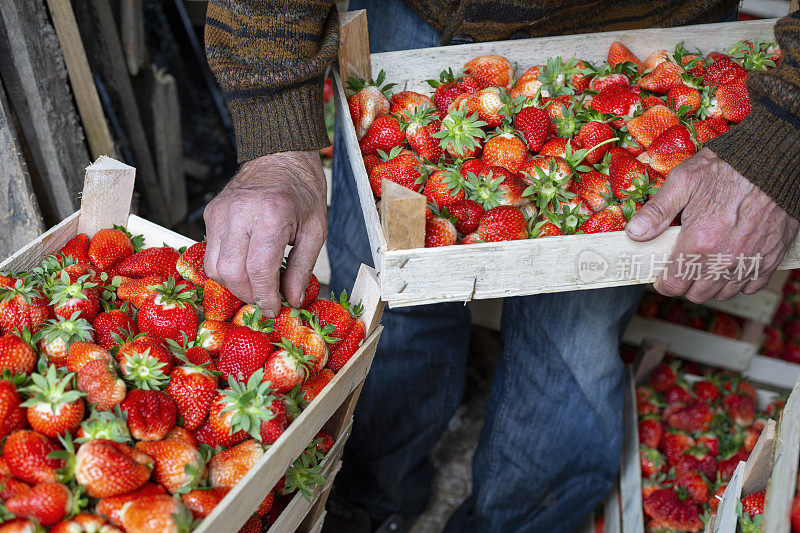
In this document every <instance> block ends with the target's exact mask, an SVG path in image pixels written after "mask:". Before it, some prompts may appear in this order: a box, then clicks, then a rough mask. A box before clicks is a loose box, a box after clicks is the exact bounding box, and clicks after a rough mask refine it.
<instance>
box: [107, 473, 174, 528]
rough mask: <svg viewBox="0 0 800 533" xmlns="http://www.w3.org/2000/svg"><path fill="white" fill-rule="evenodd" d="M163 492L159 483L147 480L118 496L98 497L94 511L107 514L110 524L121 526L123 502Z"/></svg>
mask: <svg viewBox="0 0 800 533" xmlns="http://www.w3.org/2000/svg"><path fill="white" fill-rule="evenodd" d="M163 494H166V491H165V490H164V488H163V487H162V486H161V485H156V484H154V483H150V482H149V481H148V482H147V483H145V484H144V485H142V486H141V487H139V488H138V489H136V490H134V491H131V492H127V493H125V494H122V495H119V496H109V497H107V498H102V499H100V501H98V502H97V505H96V506H95V512H96V513H97V514H99V515H101V516H107V517H108V520H109V521H110V522H111V523H112V524H115V525H118V526H121V525H122V521H121V511H122V508H123V507H125V504H127V503H130V502H133V501H136V500H139V499H144V498H147V497H150V496H158V495H163ZM109 533H110V532H109Z"/></svg>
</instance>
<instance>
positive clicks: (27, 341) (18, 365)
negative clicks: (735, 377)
mask: <svg viewBox="0 0 800 533" xmlns="http://www.w3.org/2000/svg"><path fill="white" fill-rule="evenodd" d="M20 335H21V336H20ZM20 335H15V334H13V333H8V334H6V335H0V372H3V371H6V370H7V371H9V372H10V373H11V375H14V374H30V373H31V372H33V369H34V366H35V364H36V352H34V349H33V341H32V340H31V336H30V333H29V332H28V330H24V331H23V332H22V333H21V334H20Z"/></svg>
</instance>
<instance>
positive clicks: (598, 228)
mask: <svg viewBox="0 0 800 533" xmlns="http://www.w3.org/2000/svg"><path fill="white" fill-rule="evenodd" d="M631 211H632V209H631V208H629V204H627V203H626V204H622V205H620V204H613V205H609V206H608V207H606V208H604V209H603V210H602V211H598V212H597V213H594V214H593V215H592V216H590V217H589V218H588V220H586V222H584V223H583V224H581V225H580V226H578V230H580V231H583V232H584V233H603V232H607V231H622V230H624V229H625V224H627V223H628V220H630V217H631V216H633V213H632V212H631Z"/></svg>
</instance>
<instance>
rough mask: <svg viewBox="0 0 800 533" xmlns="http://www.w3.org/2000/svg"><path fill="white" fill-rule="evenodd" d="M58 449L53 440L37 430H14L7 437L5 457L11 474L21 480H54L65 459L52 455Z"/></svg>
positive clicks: (32, 481)
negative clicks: (52, 456)
mask: <svg viewBox="0 0 800 533" xmlns="http://www.w3.org/2000/svg"><path fill="white" fill-rule="evenodd" d="M57 450H58V446H56V445H55V444H54V443H53V441H51V440H50V439H48V438H47V437H45V436H44V435H42V434H41V433H39V432H37V431H27V430H21V431H14V432H13V433H11V435H9V436H8V438H7V439H6V443H5V447H4V448H3V458H4V459H5V462H6V464H7V465H8V470H9V471H10V472H11V474H12V475H13V476H14V477H16V478H17V479H19V480H21V481H25V482H26V483H44V482H52V481H56V480H57V479H58V475H57V471H58V469H60V468H62V467H63V466H64V461H63V460H61V459H56V458H51V457H50V454H51V453H53V452H55V451H57Z"/></svg>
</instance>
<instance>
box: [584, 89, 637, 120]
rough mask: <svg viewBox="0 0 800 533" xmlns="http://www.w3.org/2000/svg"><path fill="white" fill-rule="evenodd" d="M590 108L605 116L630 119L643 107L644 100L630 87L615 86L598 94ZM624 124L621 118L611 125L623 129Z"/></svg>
mask: <svg viewBox="0 0 800 533" xmlns="http://www.w3.org/2000/svg"><path fill="white" fill-rule="evenodd" d="M589 107H591V108H592V109H596V110H597V111H600V112H601V113H603V114H604V115H614V116H616V117H629V116H632V115H633V114H634V112H635V111H636V110H637V109H639V108H641V107H642V99H641V98H640V97H639V95H638V94H636V93H635V92H634V91H632V90H631V89H630V87H621V86H619V85H613V86H611V87H608V88H606V89H603V90H602V91H600V92H599V93H597V95H596V96H595V97H594V98H592V101H591V103H590V104H589ZM624 124H625V122H624V120H622V119H621V118H618V119H617V120H615V121H613V122H612V123H611V125H612V126H614V127H615V128H621V127H622V126H623V125H624Z"/></svg>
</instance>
